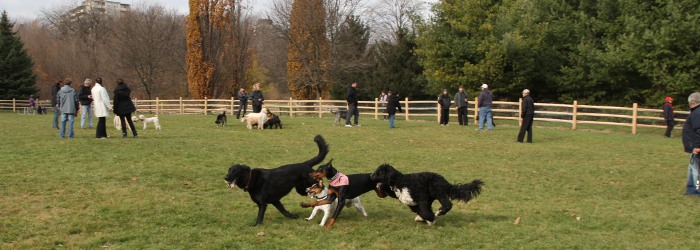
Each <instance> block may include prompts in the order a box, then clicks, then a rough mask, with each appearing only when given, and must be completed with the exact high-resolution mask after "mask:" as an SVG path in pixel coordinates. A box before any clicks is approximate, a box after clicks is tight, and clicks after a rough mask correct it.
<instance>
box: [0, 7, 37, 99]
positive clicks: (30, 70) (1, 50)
mask: <svg viewBox="0 0 700 250" xmlns="http://www.w3.org/2000/svg"><path fill="white" fill-rule="evenodd" d="M13 27H14V23H10V20H9V19H8V17H7V11H3V12H2V18H1V19H0V99H12V98H16V99H28V98H29V95H32V94H34V93H36V92H37V89H36V88H35V86H34V85H35V83H36V74H34V63H33V62H32V59H31V58H30V57H29V55H28V54H27V51H26V50H24V44H23V43H22V40H21V39H20V37H19V35H17V33H16V32H14V31H13Z"/></svg>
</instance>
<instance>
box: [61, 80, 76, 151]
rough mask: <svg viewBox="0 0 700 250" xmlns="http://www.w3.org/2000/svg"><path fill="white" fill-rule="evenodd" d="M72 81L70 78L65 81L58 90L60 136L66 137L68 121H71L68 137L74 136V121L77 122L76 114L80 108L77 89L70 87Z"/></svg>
mask: <svg viewBox="0 0 700 250" xmlns="http://www.w3.org/2000/svg"><path fill="white" fill-rule="evenodd" d="M71 83H72V81H71V79H70V78H66V80H65V81H63V87H62V88H61V90H59V91H58V107H59V109H60V111H61V132H60V133H59V135H58V136H59V137H60V138H65V135H66V122H69V127H68V138H73V137H74V136H75V134H74V133H73V123H74V122H75V114H76V111H77V109H78V95H77V94H76V93H75V90H74V89H73V88H71V87H70V84H71Z"/></svg>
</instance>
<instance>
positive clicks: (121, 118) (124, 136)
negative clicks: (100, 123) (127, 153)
mask: <svg viewBox="0 0 700 250" xmlns="http://www.w3.org/2000/svg"><path fill="white" fill-rule="evenodd" d="M127 120H131V117H129V118H126V116H124V115H120V116H119V121H120V122H121V123H122V138H126V124H127V123H126V121H127Z"/></svg>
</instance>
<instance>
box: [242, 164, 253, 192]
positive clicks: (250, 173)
mask: <svg viewBox="0 0 700 250" xmlns="http://www.w3.org/2000/svg"><path fill="white" fill-rule="evenodd" d="M251 177H253V170H252V169H251V170H250V172H248V182H246V184H245V188H244V189H243V191H244V192H248V187H250V179H252V178H251Z"/></svg>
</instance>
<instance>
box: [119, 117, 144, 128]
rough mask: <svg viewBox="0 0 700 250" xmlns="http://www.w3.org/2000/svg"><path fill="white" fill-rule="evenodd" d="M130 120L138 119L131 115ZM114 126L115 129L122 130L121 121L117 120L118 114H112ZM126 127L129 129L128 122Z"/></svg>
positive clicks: (135, 120)
mask: <svg viewBox="0 0 700 250" xmlns="http://www.w3.org/2000/svg"><path fill="white" fill-rule="evenodd" d="M131 121H132V122H137V121H139V118H136V116H132V117H131ZM114 128H115V129H116V130H122V121H121V120H119V116H116V115H115V116H114ZM126 129H128V130H131V127H129V123H128V122H127V123H126Z"/></svg>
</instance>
